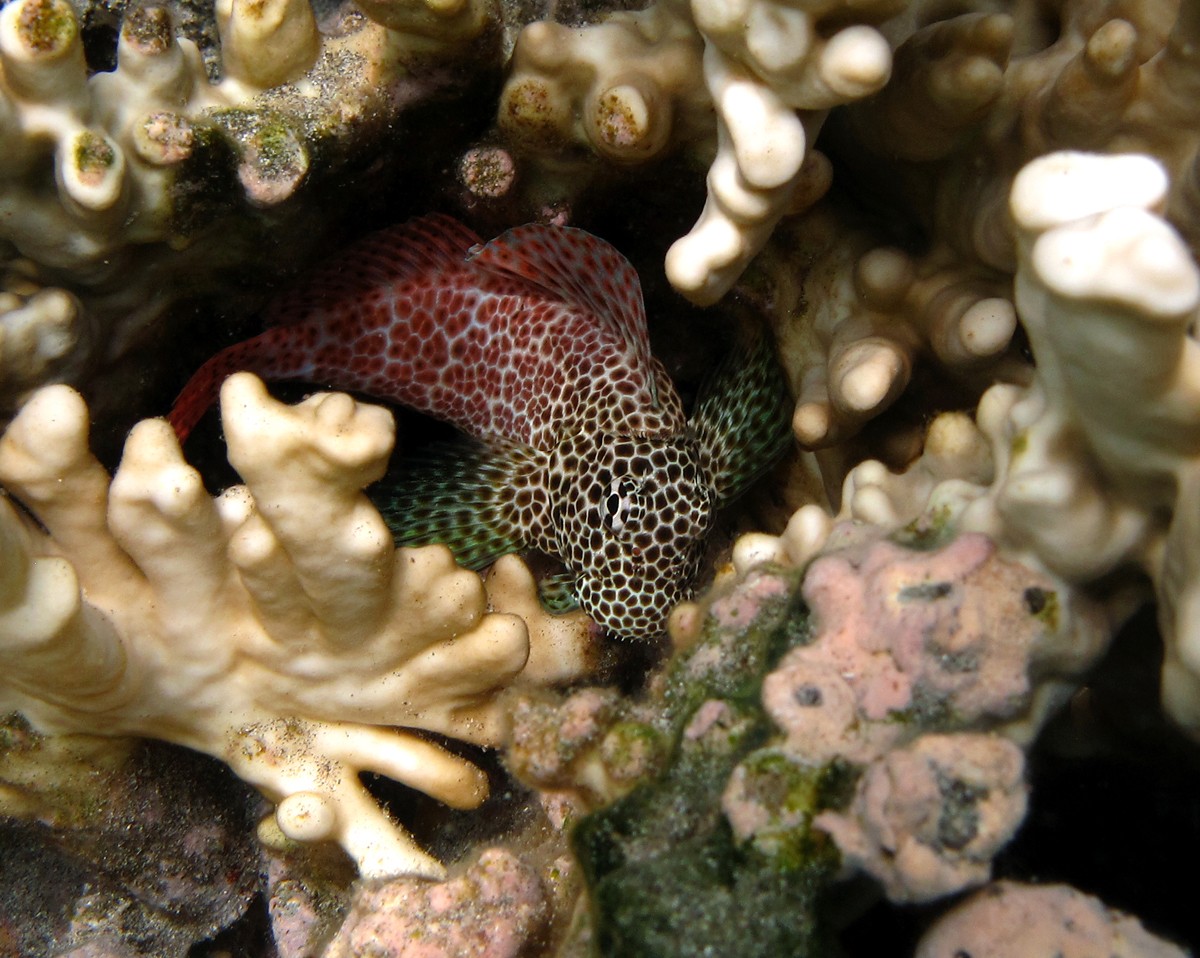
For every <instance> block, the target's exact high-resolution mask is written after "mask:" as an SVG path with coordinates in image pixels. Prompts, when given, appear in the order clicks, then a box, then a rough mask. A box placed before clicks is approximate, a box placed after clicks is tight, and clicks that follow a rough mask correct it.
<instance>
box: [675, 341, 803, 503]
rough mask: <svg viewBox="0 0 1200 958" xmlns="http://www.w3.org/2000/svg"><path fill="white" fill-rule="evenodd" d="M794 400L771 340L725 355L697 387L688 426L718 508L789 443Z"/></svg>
mask: <svg viewBox="0 0 1200 958" xmlns="http://www.w3.org/2000/svg"><path fill="white" fill-rule="evenodd" d="M791 422H792V400H791V396H790V395H789V393H788V386H787V380H786V379H785V377H784V373H783V370H782V369H781V368H780V366H779V361H778V360H777V359H776V358H775V350H774V348H773V347H772V344H771V340H770V337H769V336H767V334H766V333H765V332H764V331H763V330H761V329H759V328H758V327H757V325H756V326H755V331H754V334H753V339H751V340H750V341H749V342H746V343H743V344H740V345H739V346H737V347H735V348H734V349H732V350H730V351H729V352H728V353H726V355H725V358H724V359H723V360H722V361H721V363H720V365H718V366H717V368H716V369H715V370H713V372H712V373H711V374H710V375H709V377H708V378H707V379H706V380H705V382H704V383H703V384H702V385H701V387H700V397H699V400H698V402H697V403H696V410H695V412H694V413H693V414H692V419H691V422H690V427H691V430H692V433H693V435H694V436H695V437H696V439H697V441H698V442H699V444H700V449H701V451H702V453H703V456H704V460H703V461H704V462H705V463H706V464H707V466H708V469H709V476H710V481H711V483H712V488H713V492H714V494H715V495H716V499H717V504H718V505H722V506H723V505H725V504H727V503H729V502H732V501H733V500H734V499H736V498H737V497H738V496H739V495H741V494H742V493H743V492H745V491H746V489H747V487H748V486H749V485H750V483H752V482H753V481H754V480H755V479H757V478H758V477H759V476H760V475H762V474H763V473H764V472H766V470H767V469H769V468H770V467H771V466H772V465H774V464H775V462H776V461H778V460H779V458H780V457H781V456H782V455H783V454H784V452H785V451H786V450H787V449H788V447H789V445H790V444H791V441H792V426H791Z"/></svg>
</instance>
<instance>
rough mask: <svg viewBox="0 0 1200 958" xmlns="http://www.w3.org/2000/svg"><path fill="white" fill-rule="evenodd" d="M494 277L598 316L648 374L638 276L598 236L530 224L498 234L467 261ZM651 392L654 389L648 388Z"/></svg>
mask: <svg viewBox="0 0 1200 958" xmlns="http://www.w3.org/2000/svg"><path fill="white" fill-rule="evenodd" d="M470 260H471V262H472V263H474V264H475V265H476V266H479V267H481V268H483V269H485V270H488V271H489V272H492V273H498V274H500V275H504V276H516V277H519V278H521V279H523V280H527V281H529V282H531V283H534V284H535V285H537V286H538V287H540V288H541V289H543V290H545V291H546V292H548V293H550V294H551V295H552V296H554V297H555V298H556V299H561V300H563V301H564V302H567V303H570V304H572V305H575V306H579V307H581V308H583V309H585V310H587V311H588V312H590V313H591V314H592V315H594V316H596V317H597V318H598V319H599V320H600V322H601V323H602V324H603V325H604V327H605V328H607V329H608V330H609V332H610V333H611V334H612V335H614V336H616V337H617V338H618V340H620V341H622V342H624V343H625V344H626V346H627V347H628V348H629V350H630V352H631V353H632V355H633V357H634V359H635V361H636V362H638V363H639V365H640V368H644V369H649V368H650V366H649V363H650V338H649V336H648V335H647V333H646V306H645V303H643V301H642V284H641V281H640V280H639V279H638V274H637V270H635V269H634V268H633V266H632V265H631V264H630V262H629V260H627V259H626V258H625V257H624V256H622V255H621V254H620V253H619V252H617V250H616V249H615V248H613V246H612V245H610V244H609V243H606V242H605V241H604V240H602V239H600V238H599V237H598V236H593V235H592V234H591V233H588V232H586V231H584V230H581V229H573V228H571V227H567V226H546V225H544V224H541V223H530V224H528V225H526V226H518V227H516V228H515V229H511V230H509V231H508V232H506V233H502V234H501V235H500V236H497V237H496V238H495V239H494V240H491V241H489V242H488V243H486V244H484V245H483V246H481V247H479V248H478V249H476V250H474V251H473V252H472V253H471V255H470ZM651 386H652V388H653V384H651Z"/></svg>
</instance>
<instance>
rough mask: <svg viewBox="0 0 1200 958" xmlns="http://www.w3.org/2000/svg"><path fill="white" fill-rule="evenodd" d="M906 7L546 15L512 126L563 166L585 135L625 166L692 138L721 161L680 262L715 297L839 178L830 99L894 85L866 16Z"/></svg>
mask: <svg viewBox="0 0 1200 958" xmlns="http://www.w3.org/2000/svg"><path fill="white" fill-rule="evenodd" d="M903 6H904V0H865V2H859V3H846V2H845V0H817V2H804V3H801V2H796V0H691V2H690V3H689V2H687V0H657V2H656V3H654V4H652V5H651V6H649V7H647V8H646V9H645V10H640V11H637V12H635V13H616V14H613V15H611V16H609V17H608V18H606V19H605V20H603V21H602V22H600V23H597V24H592V25H589V26H587V27H584V28H583V29H578V30H570V29H567V28H566V27H562V26H559V25H558V24H553V23H546V22H538V23H532V24H530V25H528V26H527V27H525V28H524V30H523V31H522V32H521V35H520V37H519V39H518V42H517V46H516V49H515V51H514V54H513V62H512V73H511V75H510V77H509V80H508V83H507V84H506V86H505V88H504V91H503V93H502V94H501V98H500V109H499V125H500V128H501V129H502V130H504V131H505V133H507V134H508V135H509V136H510V137H511V138H512V139H513V140H514V142H515V143H516V144H517V145H518V146H520V147H522V148H524V149H525V150H528V151H530V152H534V153H539V152H540V153H549V154H551V155H552V156H553V158H554V160H555V161H556V162H557V163H558V165H559V166H561V165H562V164H563V163H564V162H569V159H570V147H571V146H572V145H575V144H578V145H580V146H584V147H586V148H588V149H590V150H592V151H593V152H595V153H596V154H598V155H599V156H601V157H603V158H605V159H607V160H610V161H615V162H618V163H623V164H630V163H635V162H640V161H644V160H649V159H654V158H656V157H659V156H661V155H663V154H664V153H665V152H666V151H667V150H668V149H669V148H670V147H672V146H681V145H686V146H689V147H692V148H693V149H695V150H696V151H697V152H699V153H701V154H703V155H704V157H705V162H708V160H709V158H712V159H711V166H710V167H709V171H708V178H707V184H708V200H707V202H706V203H705V206H704V210H703V212H702V213H701V215H700V218H699V220H698V221H697V222H696V224H695V226H693V227H692V229H691V231H690V232H689V233H688V234H687V235H686V236H684V237H682V238H681V239H680V240H678V241H677V242H676V243H675V245H674V246H672V248H671V250H670V251H669V253H668V255H667V261H666V271H667V278H668V279H669V280H670V281H671V283H672V284H673V285H674V286H675V287H676V289H678V290H679V291H680V292H681V293H683V295H685V296H687V297H688V298H689V299H691V300H693V301H694V302H697V303H701V304H708V303H713V302H716V300H718V299H720V298H721V296H723V295H724V294H725V293H726V292H727V291H728V290H729V289H730V288H731V287H732V286H733V284H734V283H735V282H736V281H737V279H738V277H739V276H740V275H741V273H742V270H744V269H745V267H746V264H747V263H749V261H750V260H751V258H752V257H753V256H754V255H755V254H756V253H757V252H758V251H759V250H760V249H762V247H763V245H764V244H765V243H766V241H767V238H768V237H769V236H770V235H771V231H772V230H773V229H774V228H775V225H776V223H778V222H779V220H780V218H781V217H783V216H784V215H785V214H786V213H788V212H794V211H797V210H799V209H805V208H807V207H809V206H811V205H812V204H813V203H815V202H816V201H817V200H818V199H819V198H820V197H821V196H822V195H823V194H824V193H825V191H826V190H827V189H828V188H829V185H830V180H831V177H832V170H831V167H830V164H829V161H828V160H827V159H826V158H825V157H824V156H823V155H821V154H819V153H816V152H814V151H813V150H812V148H811V147H812V141H813V139H814V138H815V137H816V135H817V133H818V132H819V130H820V128H821V125H822V123H823V122H824V120H825V116H826V114H827V113H828V111H829V109H830V108H832V107H833V106H836V105H838V104H841V103H847V102H850V101H852V100H857V99H861V98H863V97H866V96H869V95H870V94H872V93H875V92H876V91H878V90H879V89H880V88H881V87H882V86H883V85H884V84H885V83H886V82H887V79H888V76H889V74H890V71H891V50H890V48H889V46H888V43H887V41H886V40H885V39H884V38H883V36H882V35H881V34H880V33H879V32H878V31H877V30H875V29H874V28H873V27H872V26H869V25H868V24H870V23H877V22H879V21H880V20H883V19H885V18H887V17H888V16H890V15H891V14H892V13H895V12H896V11H897V10H899V9H900V8H901V7H903ZM831 23H837V24H838V27H837V28H829V24H831ZM714 151H715V158H713V154H714Z"/></svg>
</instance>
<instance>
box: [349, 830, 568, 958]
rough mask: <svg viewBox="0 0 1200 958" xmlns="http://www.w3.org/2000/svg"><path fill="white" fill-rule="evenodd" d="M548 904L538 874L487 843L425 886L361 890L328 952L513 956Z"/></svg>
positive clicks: (540, 925)
mask: <svg viewBox="0 0 1200 958" xmlns="http://www.w3.org/2000/svg"><path fill="white" fill-rule="evenodd" d="M548 912H549V904H548V901H547V895H546V891H545V889H544V888H543V887H542V885H541V883H540V882H539V880H538V876H537V873H536V872H534V871H533V869H531V868H530V867H529V866H528V865H525V864H524V863H522V862H521V860H520V859H519V858H517V857H516V856H515V855H513V854H512V853H511V852H509V851H506V850H504V849H501V848H490V849H487V850H486V851H484V852H483V854H482V855H481V856H480V857H479V859H478V861H476V862H474V863H472V865H471V867H470V868H468V869H467V870H466V871H465V872H464V873H462V874H460V875H458V876H456V877H454V878H450V879H448V880H447V881H444V882H441V883H438V884H430V883H428V882H420V881H417V880H414V879H400V880H397V881H393V882H389V883H387V884H386V885H383V886H381V887H378V888H360V889H359V891H358V894H357V895H356V897H355V900H354V902H353V903H352V905H351V909H350V914H349V915H348V916H347V918H346V922H345V924H344V925H343V926H342V928H341V930H340V931H339V932H338V934H337V936H336V937H335V938H334V939H333V941H332V942H330V944H329V949H328V950H327V951H326V952H325V954H326V955H327V956H328V958H358V956H364V955H369V956H371V958H519V956H521V955H526V954H530V953H531V950H532V949H533V948H536V945H537V937H538V935H539V933H540V932H542V931H543V930H544V926H545V924H546V919H547V918H548Z"/></svg>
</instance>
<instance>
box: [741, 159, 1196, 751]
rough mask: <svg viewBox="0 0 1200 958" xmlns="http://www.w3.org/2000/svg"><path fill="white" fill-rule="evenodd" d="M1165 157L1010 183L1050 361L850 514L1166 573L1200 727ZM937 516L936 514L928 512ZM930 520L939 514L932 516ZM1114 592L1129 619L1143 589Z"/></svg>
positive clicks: (757, 551) (1044, 355)
mask: <svg viewBox="0 0 1200 958" xmlns="http://www.w3.org/2000/svg"><path fill="white" fill-rule="evenodd" d="M1167 196H1168V180H1167V176H1166V173H1165V171H1164V170H1163V168H1162V166H1161V165H1160V164H1159V163H1158V162H1156V161H1155V160H1154V159H1152V158H1150V157H1147V156H1140V155H1129V154H1118V155H1113V156H1102V155H1095V154H1083V153H1056V154H1050V155H1048V156H1045V157H1042V158H1040V159H1038V160H1035V161H1033V162H1032V163H1030V164H1028V165H1027V166H1026V167H1025V168H1024V169H1023V170H1022V171H1021V173H1020V174H1019V175H1018V176H1017V178H1016V181H1015V183H1014V186H1013V190H1012V198H1011V206H1012V218H1013V221H1014V223H1015V225H1016V230H1017V246H1016V248H1017V253H1018V257H1019V260H1018V267H1017V276H1016V298H1015V302H1016V307H1017V312H1018V314H1019V316H1020V318H1021V321H1022V323H1023V325H1024V327H1025V330H1026V332H1027V334H1028V337H1029V343H1030V346H1031V349H1032V352H1033V354H1034V358H1035V359H1036V361H1037V367H1036V373H1035V375H1034V377H1033V379H1032V381H1031V382H1030V384H1029V385H1028V386H1026V387H1022V386H1016V385H1008V384H1001V385H996V386H993V387H992V388H991V389H989V390H988V391H987V392H986V393H985V394H984V396H983V398H982V400H981V401H980V404H979V408H978V411H977V414H976V419H975V422H972V421H971V419H970V418H969V417H967V416H965V415H963V414H961V413H951V414H946V415H943V416H941V417H939V418H938V419H936V420H935V421H934V423H933V424H932V426H931V427H930V430H929V435H928V437H927V440H926V448H925V453H924V454H923V456H922V457H921V459H920V460H918V461H917V462H916V463H915V464H914V465H913V466H912V467H911V468H910V469H909V470H908V471H907V472H906V473H905V474H904V475H901V476H895V475H892V474H890V473H889V472H888V471H887V470H886V469H885V468H884V467H883V466H882V465H881V464H880V463H878V462H867V463H863V464H862V465H860V466H858V467H856V468H855V469H854V470H853V471H852V472H851V473H850V475H849V477H848V478H847V480H846V483H845V487H844V490H843V502H842V513H841V516H842V518H844V519H852V520H857V521H860V522H869V523H873V524H876V525H879V526H883V527H885V528H893V529H894V528H899V527H901V526H904V525H906V524H908V523H912V522H915V521H924V522H929V521H940V522H943V523H952V524H954V525H955V526H956V527H957V528H959V529H962V530H975V531H980V532H984V533H986V534H987V535H989V536H990V537H991V538H992V539H993V540H994V541H995V542H997V543H998V544H999V545H1000V546H1001V547H1002V548H1003V549H1004V550H1005V551H1006V552H1007V553H1008V554H1010V555H1015V556H1018V557H1020V558H1021V559H1022V560H1023V561H1025V562H1028V563H1030V564H1032V565H1035V566H1040V567H1042V568H1044V569H1046V570H1048V571H1049V572H1051V573H1052V574H1054V575H1055V576H1057V577H1058V578H1059V579H1060V580H1061V581H1063V582H1064V584H1065V585H1069V586H1076V587H1077V586H1082V585H1086V584H1088V583H1092V582H1095V581H1096V580H1098V579H1100V578H1102V577H1105V576H1109V575H1110V574H1112V573H1114V572H1117V573H1119V572H1121V571H1126V572H1129V571H1138V570H1140V571H1141V572H1143V573H1145V574H1147V575H1148V576H1149V578H1150V580H1151V581H1152V583H1153V585H1154V589H1155V594H1156V596H1157V598H1158V603H1159V619H1160V623H1161V626H1162V631H1163V635H1164V639H1165V642H1166V656H1165V660H1164V663H1163V683H1162V694H1163V703H1164V706H1165V707H1166V709H1167V711H1168V712H1169V713H1170V714H1171V715H1172V716H1173V717H1174V718H1175V719H1176V720H1177V721H1178V722H1179V723H1180V724H1181V725H1182V726H1183V727H1184V728H1185V729H1187V730H1188V731H1190V732H1191V733H1192V734H1194V735H1197V734H1200V638H1198V637H1200V606H1198V604H1197V601H1196V600H1197V596H1198V594H1200V590H1198V587H1197V584H1196V583H1197V582H1198V581H1200V557H1198V556H1197V548H1196V543H1197V542H1198V541H1200V538H1198V535H1197V533H1198V532H1200V529H1198V528H1197V520H1196V516H1197V514H1198V512H1197V504H1198V501H1200V481H1198V479H1197V476H1200V469H1198V467H1197V463H1198V462H1200V346H1198V345H1197V343H1196V342H1195V340H1194V339H1193V338H1192V335H1191V332H1190V331H1191V329H1192V328H1193V326H1194V324H1195V321H1196V317H1197V308H1198V306H1200V269H1197V266H1196V264H1195V262H1194V261H1193V259H1192V257H1191V255H1190V253H1189V251H1188V248H1187V246H1186V245H1185V244H1184V242H1183V240H1182V239H1181V237H1180V236H1179V234H1178V233H1176V232H1175V231H1174V230H1173V229H1172V228H1171V227H1170V226H1169V225H1168V224H1167V223H1166V222H1165V221H1164V220H1163V219H1162V217H1161V215H1160V212H1159V211H1161V210H1162V208H1163V206H1164V205H1165V203H1166V200H1167ZM922 517H925V518H923V519H922ZM931 517H932V518H931ZM832 528H834V527H833V526H832V524H831V523H830V520H829V518H828V517H827V516H826V515H824V513H823V511H822V510H821V509H819V508H818V507H815V506H809V507H805V508H804V509H802V510H800V512H798V513H797V514H796V516H795V517H794V518H793V520H792V523H791V524H790V525H789V527H788V529H787V530H786V531H785V533H784V535H783V536H781V537H780V538H778V539H773V538H771V537H763V536H754V537H749V538H747V539H746V540H744V541H743V542H742V543H740V544H739V546H738V548H737V550H736V551H735V559H736V560H737V561H738V562H739V564H741V565H743V566H745V565H750V564H753V563H755V562H758V561H761V560H762V559H763V558H768V557H772V558H782V559H784V560H786V561H793V562H803V561H807V560H808V559H809V558H811V557H812V556H813V555H815V554H817V553H818V552H819V551H820V550H821V549H822V547H823V546H824V543H825V541H826V536H828V535H829V533H830V531H831V529H832ZM1137 598H1138V590H1137V588H1136V585H1135V584H1134V583H1130V585H1129V586H1128V587H1126V588H1116V587H1110V588H1109V589H1108V590H1107V602H1108V605H1109V607H1110V612H1111V614H1112V616H1113V618H1114V621H1119V619H1120V617H1121V616H1122V615H1124V614H1127V613H1128V612H1129V611H1131V608H1132V605H1131V603H1134V602H1136V601H1137Z"/></svg>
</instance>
